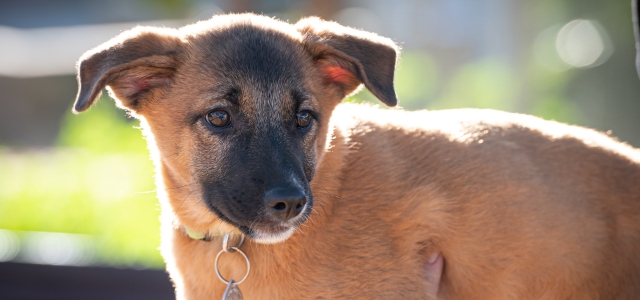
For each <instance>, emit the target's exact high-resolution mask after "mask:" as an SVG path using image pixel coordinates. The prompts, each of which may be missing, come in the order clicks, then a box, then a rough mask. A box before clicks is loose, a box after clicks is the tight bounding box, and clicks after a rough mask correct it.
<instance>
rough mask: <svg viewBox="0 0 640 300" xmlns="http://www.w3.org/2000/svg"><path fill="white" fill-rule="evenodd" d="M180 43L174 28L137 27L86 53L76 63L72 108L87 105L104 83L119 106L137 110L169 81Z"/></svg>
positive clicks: (96, 97)
mask: <svg viewBox="0 0 640 300" xmlns="http://www.w3.org/2000/svg"><path fill="white" fill-rule="evenodd" d="M180 44H181V41H180V39H179V37H178V34H177V31H175V30H172V29H161V28H151V27H138V28H134V29H132V30H129V31H126V32H123V33H121V34H120V35H118V36H117V37H115V38H113V39H111V40H110V41H108V42H106V43H104V44H102V45H100V46H98V47H97V48H95V49H92V50H90V51H88V52H86V53H85V54H84V55H82V57H81V58H80V61H79V62H78V65H77V69H78V85H79V91H78V96H77V98H76V102H75V105H74V107H73V111H74V112H76V113H77V112H81V111H84V110H86V109H87V108H89V107H90V106H91V105H92V104H93V103H94V102H96V100H97V99H98V98H99V97H100V94H101V93H102V89H104V88H105V87H106V86H108V87H109V88H110V90H111V92H112V95H113V96H114V97H115V98H116V99H117V100H118V102H119V103H118V104H119V105H120V106H121V107H123V108H127V109H130V110H133V111H137V110H139V109H140V108H141V106H142V102H143V100H145V99H146V98H148V97H149V96H150V95H151V94H152V93H154V92H157V91H158V90H161V89H162V88H164V87H167V86H169V84H170V83H171V82H172V78H173V74H174V72H175V70H176V67H177V65H176V64H177V58H176V56H177V52H178V49H179V47H180Z"/></svg>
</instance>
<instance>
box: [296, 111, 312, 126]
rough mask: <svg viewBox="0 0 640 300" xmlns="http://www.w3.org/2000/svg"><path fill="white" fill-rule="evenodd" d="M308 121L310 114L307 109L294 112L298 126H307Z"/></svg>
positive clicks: (309, 120) (309, 121)
mask: <svg viewBox="0 0 640 300" xmlns="http://www.w3.org/2000/svg"><path fill="white" fill-rule="evenodd" d="M309 123H311V114H309V112H308V111H301V112H299V113H297V114H296V124H297V125H298V127H299V128H304V127H307V126H309Z"/></svg>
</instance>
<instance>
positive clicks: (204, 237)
mask: <svg viewBox="0 0 640 300" xmlns="http://www.w3.org/2000/svg"><path fill="white" fill-rule="evenodd" d="M180 227H181V228H182V231H184V233H186V234H187V236H189V237H190V238H192V239H194V240H200V241H205V242H209V241H211V239H212V238H215V237H222V236H224V235H225V234H227V233H229V234H232V235H242V233H241V232H240V231H239V230H237V229H236V230H233V231H231V232H222V231H218V232H213V233H211V232H206V231H205V232H203V231H198V230H194V229H192V228H189V227H187V226H184V225H182V226H180Z"/></svg>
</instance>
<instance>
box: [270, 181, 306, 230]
mask: <svg viewBox="0 0 640 300" xmlns="http://www.w3.org/2000/svg"><path fill="white" fill-rule="evenodd" d="M264 202H265V204H266V205H267V211H268V212H269V213H270V214H271V215H272V216H274V217H276V218H278V219H280V220H282V221H283V222H286V221H288V220H290V219H292V218H293V217H295V216H297V215H299V214H300V213H301V212H302V210H303V209H304V205H305V204H307V197H306V196H305V194H304V192H303V191H301V190H300V189H299V188H295V187H277V188H273V189H271V190H269V191H267V193H266V195H265V197H264Z"/></svg>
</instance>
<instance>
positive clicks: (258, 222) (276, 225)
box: [209, 201, 313, 244]
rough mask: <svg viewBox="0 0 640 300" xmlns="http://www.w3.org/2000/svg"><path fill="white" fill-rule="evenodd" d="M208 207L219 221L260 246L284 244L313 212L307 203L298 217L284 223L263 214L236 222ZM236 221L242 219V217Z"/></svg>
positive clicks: (231, 217) (309, 202)
mask: <svg viewBox="0 0 640 300" xmlns="http://www.w3.org/2000/svg"><path fill="white" fill-rule="evenodd" d="M209 207H210V209H211V210H212V211H213V212H214V214H216V216H217V217H218V218H220V220H222V221H224V222H226V223H228V224H230V225H232V226H233V227H235V228H237V229H238V230H239V231H240V232H242V233H243V234H244V235H245V236H246V237H248V238H250V239H252V240H254V241H256V242H258V243H262V244H277V243H281V242H284V241H285V240H287V239H288V238H290V237H291V236H292V235H293V234H294V233H295V231H296V230H299V229H298V227H299V226H300V225H301V224H302V223H304V222H305V221H306V220H307V219H308V218H309V215H310V214H311V211H312V210H313V203H312V201H308V202H307V203H306V205H305V206H304V208H303V209H302V211H301V212H300V214H299V215H298V216H296V217H295V218H293V219H291V220H288V221H285V222H283V221H280V220H275V219H274V218H270V217H268V216H265V215H264V214H261V217H259V218H256V219H255V220H253V221H251V222H242V221H236V220H235V219H236V218H234V217H233V216H231V215H229V216H228V215H226V214H224V213H223V212H222V211H221V210H219V209H217V208H215V207H213V206H212V205H210V206H209ZM238 219H242V217H240V218H238Z"/></svg>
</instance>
